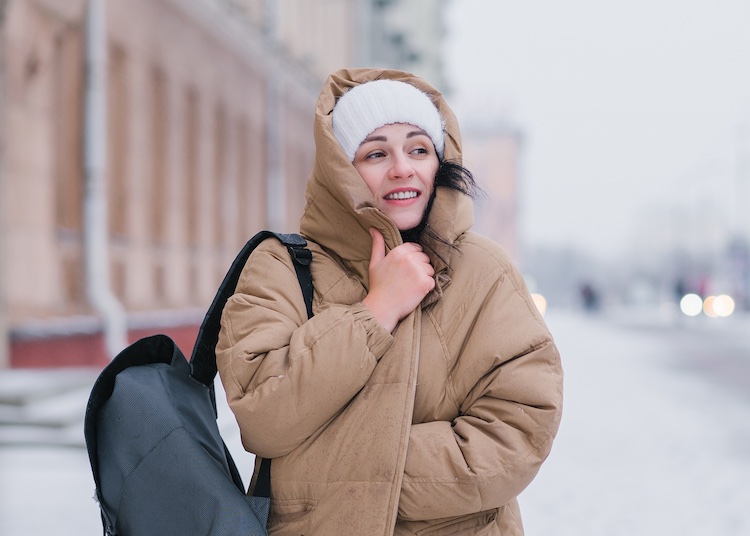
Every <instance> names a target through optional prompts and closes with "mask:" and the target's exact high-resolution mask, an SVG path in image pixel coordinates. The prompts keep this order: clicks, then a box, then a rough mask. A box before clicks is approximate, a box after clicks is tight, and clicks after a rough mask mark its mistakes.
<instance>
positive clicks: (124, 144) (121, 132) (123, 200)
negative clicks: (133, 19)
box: [107, 44, 131, 238]
mask: <svg viewBox="0 0 750 536" xmlns="http://www.w3.org/2000/svg"><path fill="white" fill-rule="evenodd" d="M127 78H128V77H127V56H126V54H125V50H124V49H123V48H122V47H121V46H119V45H115V44H112V45H110V48H109V81H108V90H109V91H108V97H109V98H108V117H107V120H108V134H109V136H108V141H109V143H108V147H107V162H108V166H109V182H108V188H107V195H108V206H107V210H108V213H109V231H110V233H111V234H112V236H116V237H119V238H123V237H125V236H126V235H127V234H128V221H127V210H128V195H127V194H128V191H127V162H128V159H129V157H130V156H131V155H130V154H129V153H130V147H129V143H128V126H129V125H128V113H129V106H128V104H129V103H128V93H127V82H128V80H127Z"/></svg>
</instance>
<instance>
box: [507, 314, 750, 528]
mask: <svg viewBox="0 0 750 536" xmlns="http://www.w3.org/2000/svg"><path fill="white" fill-rule="evenodd" d="M548 323H549V326H550V329H551V330H552V332H553V335H554V337H555V339H556V341H557V344H558V346H559V348H560V351H561V354H562V358H563V366H564V370H565V405H564V410H563V421H562V425H561V428H560V432H559V435H558V437H557V440H556V442H555V445H554V447H553V451H552V454H551V455H550V457H549V459H548V460H547V462H546V464H545V465H543V466H542V469H541V471H540V473H539V475H538V476H537V478H536V480H535V481H534V482H532V484H531V485H530V486H529V488H528V489H527V490H526V491H525V492H524V493H523V494H522V496H521V498H520V501H521V510H522V512H523V514H524V522H525V526H526V531H527V534H528V535H530V536H533V535H555V536H568V535H570V536H573V535H575V536H585V535H595V536H599V535H607V536H617V535H628V536H635V535H637V536H649V535H655V536H656V535H659V536H663V535H678V534H679V535H680V536H690V535H696V536H698V535H701V536H703V535H706V534H711V535H726V536H734V535H737V536H739V535H746V534H750V507H749V505H750V486H749V485H748V480H749V479H750V397H747V396H745V397H741V396H740V395H739V394H738V393H737V392H736V391H732V390H722V389H721V388H720V387H719V386H717V385H716V384H715V383H711V382H707V381H704V380H703V379H702V378H700V377H697V376H696V375H694V374H689V373H688V372H686V371H684V370H680V369H679V367H676V366H674V365H675V364H674V356H670V353H669V352H670V350H671V346H672V345H671V344H670V340H669V338H668V336H666V335H665V334H664V333H661V334H660V333H658V332H650V333H644V332H638V331H625V330H623V329H620V328H616V327H614V326H612V325H610V324H606V323H604V322H601V321H597V320H591V319H586V318H582V317H574V316H560V317H555V316H554V315H551V316H550V317H549V318H548ZM671 336H673V335H671ZM706 346H707V347H711V344H710V342H706ZM747 358H748V359H750V355H748V356H747Z"/></svg>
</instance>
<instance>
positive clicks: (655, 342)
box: [0, 312, 750, 536]
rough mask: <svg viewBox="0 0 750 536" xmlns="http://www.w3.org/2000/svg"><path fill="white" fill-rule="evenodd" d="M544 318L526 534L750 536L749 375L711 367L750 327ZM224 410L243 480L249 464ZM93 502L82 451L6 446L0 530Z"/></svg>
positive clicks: (90, 526) (738, 351) (69, 521)
mask: <svg viewBox="0 0 750 536" xmlns="http://www.w3.org/2000/svg"><path fill="white" fill-rule="evenodd" d="M548 322H549V325H550V328H551V329H552V332H553V334H554V335H555V338H556V340H557V343H558V346H559V347H560V350H561V353H562V355H563V363H564V367H565V373H566V379H565V410H564V417H563V422H562V426H561V428H560V433H559V435H558V438H557V441H556V443H555V446H554V448H553V452H552V455H551V456H550V458H549V459H548V460H547V462H546V463H545V465H544V466H543V467H542V469H541V471H540V473H539V475H538V477H537V478H536V480H535V481H534V482H533V483H532V484H531V486H530V487H529V488H528V489H527V490H526V491H525V492H524V493H523V495H522V496H521V498H520V501H521V508H522V511H523V513H524V521H525V525H526V533H527V535H528V536H547V535H554V536H583V535H594V536H600V535H606V536H616V535H628V536H649V535H658V536H665V535H670V536H671V535H680V536H691V535H696V536H698V535H700V536H704V535H706V534H710V535H712V536H713V535H723V536H740V535H747V534H750V485H749V481H750V377H748V376H745V377H742V378H739V381H738V378H737V377H727V378H725V379H726V380H727V381H726V382H724V381H722V377H721V376H720V375H717V374H714V373H713V371H712V366H713V363H714V362H715V363H716V366H717V367H719V366H720V365H721V363H720V361H721V360H720V359H717V358H716V356H720V355H721V352H732V354H733V359H735V360H736V359H740V360H747V361H750V330H745V329H741V328H737V329H735V328H732V329H727V330H726V331H720V330H716V329H704V327H701V326H698V327H699V328H700V329H692V327H691V326H687V327H686V328H683V329H682V330H680V329H673V328H671V327H669V326H660V327H658V328H657V327H648V326H647V324H645V323H640V324H638V325H635V326H633V325H629V326H624V325H622V324H621V323H620V322H612V321H611V320H605V319H598V318H587V317H582V316H577V315H572V314H555V313H554V312H552V313H550V314H549V315H548ZM704 354H705V355H704ZM712 356H713V357H712ZM712 359H715V361H712ZM743 362H744V361H743ZM748 370H750V368H748V367H745V368H742V367H740V368H736V367H735V369H734V373H735V374H745V372H746V371H748ZM727 374H731V373H727ZM742 382H746V385H747V386H748V389H746V390H744V391H743V389H742V388H741V386H742ZM738 385H739V386H740V388H739V389H738V388H737V387H738ZM217 398H219V399H220V400H221V398H222V397H221V396H219V397H217ZM81 411H83V409H82V410H81ZM220 411H221V412H222V413H221V417H220V423H221V428H222V430H223V431H224V434H225V437H226V438H227V439H228V442H229V446H230V449H231V450H232V451H233V452H234V454H235V459H236V460H237V461H238V463H239V464H240V465H241V466H242V468H243V473H244V474H245V475H246V474H247V469H248V468H249V466H250V456H249V455H247V454H244V453H242V452H241V450H240V446H239V442H238V441H237V438H236V436H233V435H232V434H234V432H235V429H234V428H233V423H232V419H231V415H228V414H227V411H226V408H223V410H220ZM92 495H93V482H92V479H91V474H90V469H89V465H88V459H87V456H86V451H85V450H84V449H82V448H80V447H78V448H76V447H53V446H39V447H21V446H8V445H6V446H3V445H0V536H34V535H41V534H56V535H59V536H67V535H70V536H73V535H75V536H83V535H96V534H101V524H100V521H99V514H98V509H97V506H96V503H95V502H94V501H93V499H92Z"/></svg>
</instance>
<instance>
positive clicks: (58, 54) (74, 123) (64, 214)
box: [53, 27, 84, 235]
mask: <svg viewBox="0 0 750 536" xmlns="http://www.w3.org/2000/svg"><path fill="white" fill-rule="evenodd" d="M53 69H54V85H53V91H54V94H53V95H54V97H53V98H54V102H53V108H54V110H55V115H54V117H55V118H56V121H57V124H56V125H55V141H54V144H55V167H54V169H55V173H56V181H55V182H56V192H55V198H56V199H55V201H56V206H55V223H56V225H57V227H58V229H59V230H61V231H65V232H71V231H72V232H74V233H76V234H78V235H80V232H81V231H82V230H83V196H84V182H83V181H84V170H83V102H84V101H83V95H84V91H83V74H84V65H83V38H82V35H81V30H80V28H78V27H67V28H65V29H64V30H63V31H62V32H61V33H60V34H59V35H58V36H57V38H56V39H55V50H54V62H53Z"/></svg>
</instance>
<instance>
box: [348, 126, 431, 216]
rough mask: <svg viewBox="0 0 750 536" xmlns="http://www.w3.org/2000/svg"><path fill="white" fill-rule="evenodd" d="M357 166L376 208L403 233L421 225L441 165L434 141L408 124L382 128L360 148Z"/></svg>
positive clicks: (366, 139)
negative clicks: (373, 197) (373, 198)
mask: <svg viewBox="0 0 750 536" xmlns="http://www.w3.org/2000/svg"><path fill="white" fill-rule="evenodd" d="M353 164H354V167H355V168H356V170H357V171H358V172H359V174H360V175H361V176H362V179H364V181H365V184H367V187H368V188H369V189H370V191H371V192H372V195H373V196H375V203H376V206H377V207H378V208H379V209H380V210H382V211H383V212H384V213H385V215H386V216H388V217H389V218H390V219H391V220H393V222H394V223H395V224H396V226H397V227H398V229H399V230H400V231H408V230H409V229H413V228H414V227H416V226H417V225H419V223H420V222H421V221H422V216H423V215H424V211H425V209H426V208H427V203H428V202H429V200H430V195H431V194H432V188H433V185H434V184H435V173H436V172H437V169H438V164H439V162H438V157H437V153H436V152H435V146H434V145H433V144H432V139H430V137H429V136H428V135H427V134H426V133H425V132H424V131H423V130H422V129H421V128H418V127H415V126H413V125H408V124H405V123H394V124H392V125H384V126H382V127H380V128H378V129H377V130H375V131H374V132H372V133H371V134H370V135H369V136H367V138H365V141H363V142H362V144H361V145H360V146H359V148H358V149H357V152H356V153H355V154H354V162H353Z"/></svg>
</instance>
